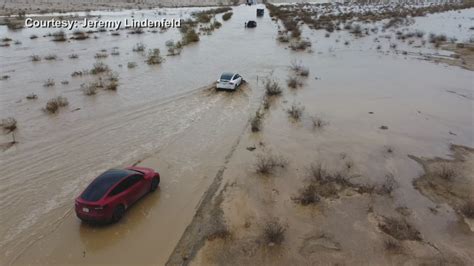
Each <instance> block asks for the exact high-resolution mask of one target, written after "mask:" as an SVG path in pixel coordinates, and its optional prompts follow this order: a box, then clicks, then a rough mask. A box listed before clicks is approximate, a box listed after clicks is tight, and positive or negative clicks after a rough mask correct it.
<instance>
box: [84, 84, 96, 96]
mask: <svg viewBox="0 0 474 266" xmlns="http://www.w3.org/2000/svg"><path fill="white" fill-rule="evenodd" d="M98 87H99V85H98V84H97V82H91V83H87V84H86V83H83V84H81V90H82V93H84V95H87V96H92V95H95V94H97V89H98Z"/></svg>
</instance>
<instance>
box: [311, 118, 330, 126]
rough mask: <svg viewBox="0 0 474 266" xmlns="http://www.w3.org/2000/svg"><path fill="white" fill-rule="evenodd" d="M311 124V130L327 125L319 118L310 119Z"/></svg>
mask: <svg viewBox="0 0 474 266" xmlns="http://www.w3.org/2000/svg"><path fill="white" fill-rule="evenodd" d="M311 122H312V123H313V128H322V127H324V126H326V125H327V124H328V122H326V121H324V120H323V119H322V118H321V117H319V116H313V117H311Z"/></svg>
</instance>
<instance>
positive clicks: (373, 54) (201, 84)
mask: <svg viewBox="0 0 474 266" xmlns="http://www.w3.org/2000/svg"><path fill="white" fill-rule="evenodd" d="M192 10H196V9H193V8H189V9H188V8H178V9H165V12H166V14H167V15H166V16H169V17H177V16H178V17H179V16H183V17H186V16H187V15H189V12H190V11H192ZM473 11H474V10H472V9H470V10H468V11H467V12H466V13H462V14H460V15H456V16H458V17H461V18H462V19H468V18H469V17H470V16H472V12H473ZM130 12H133V14H134V16H145V17H146V16H150V15H153V14H155V13H154V12H156V10H151V11H148V10H147V11H139V10H134V11H118V12H104V13H101V14H103V15H104V16H105V17H114V16H123V15H130ZM233 12H234V15H233V17H232V19H230V20H229V21H227V22H222V24H223V25H222V28H220V29H218V30H216V31H215V32H213V34H212V35H211V36H201V41H200V42H199V43H197V44H194V45H190V46H189V47H185V49H184V50H183V52H182V53H181V55H180V56H177V57H166V62H165V63H163V64H162V65H160V66H159V67H153V66H147V65H146V64H145V63H143V61H144V57H143V56H141V55H139V54H136V53H133V52H132V48H133V46H134V45H136V43H137V42H143V43H145V44H146V45H147V47H149V48H153V47H159V48H161V49H162V50H165V49H164V47H165V42H166V41H167V40H168V39H177V38H178V37H179V36H180V35H179V32H178V31H177V30H169V31H167V32H165V33H156V34H155V33H148V32H147V33H146V34H143V35H139V36H136V35H128V34H125V33H122V34H121V36H118V37H117V36H111V35H110V34H109V33H96V34H97V35H98V36H99V38H98V39H92V38H91V39H89V40H85V41H83V42H71V43H69V42H67V43H61V44H59V43H54V42H51V41H49V40H47V39H46V38H40V39H39V40H36V41H34V40H30V39H29V36H30V34H32V33H33V32H32V31H29V30H22V31H19V32H9V31H7V30H6V29H5V27H2V28H0V34H2V36H4V35H5V36H6V35H8V36H10V37H12V38H13V39H18V40H21V41H22V42H23V45H21V46H19V47H10V48H2V49H1V50H0V58H1V60H0V67H1V70H2V73H4V72H5V73H9V74H10V75H11V78H10V79H9V80H7V81H1V82H2V83H0V86H1V90H0V112H1V113H2V116H3V115H4V114H5V115H6V114H8V115H9V116H15V117H16V118H17V119H18V121H19V131H18V136H17V137H18V139H19V141H20V144H19V145H16V146H14V147H12V148H10V149H8V150H6V151H4V152H1V153H0V164H1V167H0V168H1V176H0V182H1V185H0V221H1V225H2V227H1V228H0V235H1V239H0V250H1V253H0V262H1V264H5V265H9V264H13V265H28V264H41V265H51V264H58V265H63V264H145V265H146V264H158V265H162V264H164V263H165V262H166V261H167V260H168V257H169V256H170V254H171V253H172V251H173V249H174V247H175V246H176V244H177V243H178V241H179V239H180V238H181V235H182V233H183V232H184V230H185V228H186V226H187V225H188V224H189V223H190V222H191V220H192V218H193V215H194V214H195V210H196V207H197V206H198V205H199V201H200V200H201V197H202V195H203V193H204V192H205V191H206V190H207V188H208V186H209V185H210V184H211V183H212V181H213V179H214V177H215V176H216V173H217V172H218V171H219V170H220V169H222V167H224V162H225V161H226V157H227V156H228V155H229V154H231V153H232V151H233V149H234V148H235V147H236V145H238V143H239V141H240V139H241V136H242V135H243V134H244V132H246V133H248V121H249V118H250V116H251V115H252V114H254V113H255V110H256V109H257V107H258V106H259V104H260V100H261V96H262V95H263V79H264V78H265V77H269V76H272V77H273V78H275V79H277V80H278V81H280V82H281V83H282V84H284V83H285V81H286V79H287V73H288V66H289V65H290V64H291V62H292V61H295V60H301V61H302V62H303V63H304V64H305V65H306V66H308V67H309V68H310V69H311V76H310V80H309V81H308V82H307V84H306V86H308V88H307V89H306V91H305V92H304V93H301V94H300V95H299V96H298V95H296V93H294V92H285V94H286V95H287V96H289V97H288V98H286V100H285V101H286V102H287V104H288V105H289V104H291V103H293V102H300V101H301V102H305V101H306V104H307V106H308V107H307V110H308V111H314V112H316V111H319V112H323V114H325V115H327V118H328V119H330V120H331V122H332V123H334V124H341V125H343V126H340V127H339V128H338V130H336V131H334V132H332V135H331V136H327V137H328V138H327V139H323V140H321V142H318V144H320V145H323V146H324V147H325V148H326V149H330V148H329V147H328V145H329V146H331V143H339V144H340V146H339V147H338V148H337V149H341V151H342V150H343V148H345V147H341V146H344V144H345V143H346V142H344V141H343V140H344V139H345V138H349V137H352V136H358V137H362V138H363V139H364V140H363V141H362V142H363V145H362V146H364V145H367V146H369V144H370V143H371V138H374V139H377V140H379V141H380V140H381V141H380V142H384V141H386V142H387V143H388V144H390V145H394V144H395V143H396V144H400V147H402V149H405V150H407V151H409V152H410V153H414V154H416V155H423V154H434V155H437V156H438V155H439V156H442V155H444V154H446V152H447V149H448V148H447V147H446V145H444V142H456V143H459V144H461V145H470V146H474V145H472V144H473V139H472V129H473V123H474V119H473V105H472V89H469V88H470V85H472V80H473V79H472V77H473V76H472V72H469V71H466V70H462V69H457V68H452V67H447V66H445V65H435V64H433V63H431V62H426V61H421V60H419V58H416V56H413V57H407V56H402V55H400V54H398V53H394V52H391V51H390V50H389V49H388V48H387V49H386V50H384V51H381V52H379V51H375V50H374V49H375V48H374V47H373V46H374V44H373V43H372V39H369V38H365V39H353V37H352V36H350V35H349V34H346V33H344V32H341V33H337V34H336V33H335V34H334V35H333V37H331V39H329V38H324V37H323V33H321V32H313V31H310V30H305V31H304V32H303V34H304V35H305V36H307V37H308V38H310V40H311V42H312V43H313V47H312V52H311V53H308V52H304V53H297V52H293V51H291V50H290V49H288V48H287V47H286V46H285V45H283V44H280V43H278V42H277V41H276V40H275V38H276V36H277V30H278V28H277V25H276V23H275V22H273V21H272V20H271V19H270V17H269V16H268V12H267V13H266V15H265V17H263V18H261V19H259V20H258V27H257V28H255V29H244V27H243V25H244V22H245V21H247V20H249V19H254V18H255V7H247V6H239V7H234V8H233ZM93 13H94V12H93ZM458 17H456V19H459V18H458ZM219 19H220V18H219ZM423 19H424V18H423ZM428 19H429V18H428ZM421 24H422V25H426V23H421ZM453 25H454V24H453ZM35 33H36V32H35ZM37 34H38V35H40V34H47V32H44V33H37ZM461 37H462V36H461ZM461 37H459V38H461ZM335 39H338V40H339V39H340V40H341V41H340V42H339V41H338V42H335V41H334V40H335ZM345 39H348V40H349V39H350V40H351V42H353V43H352V44H351V46H350V47H347V46H345V45H344V44H343V40H345ZM384 45H385V46H387V47H388V43H387V44H384ZM114 47H118V48H114ZM367 47H370V48H367ZM5 49H10V50H5ZM101 49H106V50H107V51H112V50H114V49H118V50H119V51H120V52H121V53H120V56H119V57H114V56H109V57H108V58H106V59H104V60H103V61H104V62H106V63H107V64H109V65H110V67H111V68H112V69H113V70H114V71H116V72H117V73H119V75H120V87H119V89H118V91H117V92H103V93H102V92H101V93H100V94H99V95H96V96H95V97H86V96H84V95H83V93H82V92H81V91H80V89H79V88H80V84H81V83H82V82H84V81H86V80H87V77H84V78H71V77H70V75H71V73H72V72H73V71H78V70H82V69H85V68H90V67H91V66H92V65H93V64H94V62H95V61H96V59H94V55H95V54H96V53H97V52H99V51H100V50H101ZM407 49H409V48H407ZM53 52H54V53H56V54H57V56H58V58H59V59H58V60H57V61H55V62H46V61H42V62H38V63H32V62H31V60H30V55H33V54H40V55H42V56H44V55H48V54H50V53H53ZM71 53H77V54H78V55H79V57H80V60H78V61H76V62H71V61H70V60H69V59H68V55H69V54H71ZM130 61H134V62H137V63H138V66H137V67H136V68H135V69H127V68H126V67H124V65H126V64H127V62H130ZM41 69H47V71H40V70H41ZM419 69H423V71H422V72H420V71H419ZM225 70H231V71H232V70H233V71H237V72H239V73H240V74H242V76H243V77H244V78H245V79H246V80H247V82H248V84H246V85H245V86H244V87H242V90H240V91H238V92H236V93H226V92H218V93H216V92H214V91H213V90H212V89H209V88H210V87H212V85H211V84H212V82H213V81H214V80H215V79H217V78H218V75H219V74H220V73H221V72H222V71H225ZM400 77H404V78H402V79H400ZM48 78H54V79H55V80H56V81H57V83H59V81H61V80H63V79H67V80H68V81H69V85H67V86H61V85H59V84H58V85H56V86H55V87H54V88H44V87H43V86H42V84H43V82H44V81H45V80H47V79H48ZM471 87H472V86H471ZM447 90H451V91H455V92H457V93H460V94H463V95H465V94H468V95H470V96H471V99H470V100H469V99H466V98H460V97H457V95H453V94H452V93H448V92H447ZM31 92H35V93H37V94H38V96H39V99H38V100H37V101H36V102H28V101H26V100H24V97H25V96H26V95H27V94H28V93H31ZM55 95H64V96H67V97H68V99H69V101H70V106H69V107H68V109H67V110H64V111H62V112H60V113H59V114H58V115H54V116H48V115H45V114H44V113H43V112H42V111H41V107H42V106H44V104H45V102H46V100H47V99H48V98H49V97H51V96H55ZM439 106H443V108H439ZM77 108H80V109H78V110H77ZM74 110H77V111H74ZM370 110H380V111H377V115H376V116H374V117H375V118H374V120H375V121H371V122H364V123H360V121H361V120H362V119H363V118H364V117H365V116H366V115H367V112H368V111H370ZM419 110H421V111H422V112H421V111H419ZM279 115H280V116H281V117H283V118H284V119H283V118H281V119H279V120H278V123H280V124H278V123H277V125H278V127H279V128H280V129H281V130H287V128H286V127H285V126H281V125H282V124H283V122H282V121H284V122H285V125H287V123H286V122H287V117H286V113H285V112H281V113H279ZM386 121H391V122H392V124H390V127H392V126H393V127H394V128H399V129H398V130H395V131H394V132H395V133H393V136H390V135H389V136H385V135H381V134H378V133H370V134H367V129H366V126H367V127H369V128H370V127H371V128H377V127H378V126H380V125H379V124H383V123H385V122H386ZM420 121H421V122H420ZM418 125H419V126H420V127H417V126H418ZM421 127H424V128H428V129H431V130H426V131H425V130H423V129H422V128H421ZM433 129H435V130H433ZM288 130H289V129H288ZM449 130H452V131H454V132H455V133H456V134H457V135H456V136H454V135H448V136H447V134H448V133H447V132H448V131H449ZM340 132H344V133H340ZM394 136H397V138H396V137H394ZM7 137H9V136H2V141H3V140H4V139H7ZM296 137H298V136H296ZM305 137H306V135H305ZM275 138H276V139H278V136H277V137H275ZM302 140H304V141H306V140H307V139H305V138H302ZM280 141H283V140H280ZM304 141H303V142H302V143H304ZM315 143H316V142H315ZM439 143H443V145H435V144H439ZM313 144H314V143H313ZM292 147H293V146H292ZM364 152H367V151H366V150H365V151H364ZM366 155H367V157H370V156H369V155H370V154H366ZM404 158H405V157H404ZM134 163H137V164H138V165H140V166H146V167H152V168H154V169H156V170H158V171H159V172H160V174H161V177H162V180H161V184H160V189H159V190H158V191H157V193H154V194H150V195H148V196H146V197H145V198H143V199H142V200H140V201H139V202H138V203H137V204H135V205H134V206H133V207H132V208H131V209H130V210H129V211H128V212H127V214H126V215H125V217H124V219H123V220H122V221H121V222H120V223H118V224H115V225H111V226H103V227H98V226H89V225H86V224H82V223H81V222H80V221H79V220H78V219H77V218H76V217H75V214H74V211H73V202H74V198H75V197H76V196H77V195H78V194H79V193H80V192H81V191H82V190H83V188H84V187H85V186H86V185H87V184H88V183H89V182H90V180H91V179H92V178H94V177H95V176H96V175H97V174H99V173H100V172H102V171H104V170H106V169H108V168H111V167H120V166H126V165H130V164H134ZM409 184H410V180H409V179H408V178H407V180H406V181H405V185H407V186H408V185H409Z"/></svg>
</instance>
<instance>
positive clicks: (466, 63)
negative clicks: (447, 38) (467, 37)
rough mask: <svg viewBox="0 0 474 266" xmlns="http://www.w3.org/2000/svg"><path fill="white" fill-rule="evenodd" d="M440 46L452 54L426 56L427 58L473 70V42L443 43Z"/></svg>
mask: <svg viewBox="0 0 474 266" xmlns="http://www.w3.org/2000/svg"><path fill="white" fill-rule="evenodd" d="M441 48H442V49H444V50H447V51H450V52H452V54H451V55H450V56H449V57H446V56H444V57H437V56H428V57H427V58H428V60H433V61H434V62H436V63H445V64H449V65H452V66H458V67H462V68H464V69H467V70H470V71H474V44H472V43H465V44H444V45H443V46H442V47H441Z"/></svg>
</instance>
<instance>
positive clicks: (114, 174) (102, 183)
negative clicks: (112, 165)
mask: <svg viewBox="0 0 474 266" xmlns="http://www.w3.org/2000/svg"><path fill="white" fill-rule="evenodd" d="M159 184H160V175H159V174H158V173H157V172H155V171H154V170H153V169H150V168H144V167H127V168H125V169H110V170H107V171H105V172H104V173H102V174H101V175H99V176H98V177H96V178H95V179H94V180H93V181H92V183H90V184H89V186H87V188H86V189H85V190H84V191H83V192H82V193H81V195H80V196H79V197H77V198H76V201H75V211H76V215H77V217H78V218H79V219H81V220H82V221H85V222H97V223H109V222H117V221H119V220H120V219H121V218H122V217H123V215H124V213H125V210H126V209H128V208H129V207H130V206H131V205H132V204H133V203H135V202H136V201H137V200H139V199H140V198H142V197H143V196H144V195H146V194H147V193H149V192H153V191H155V190H156V189H157V188H158V185H159Z"/></svg>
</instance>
